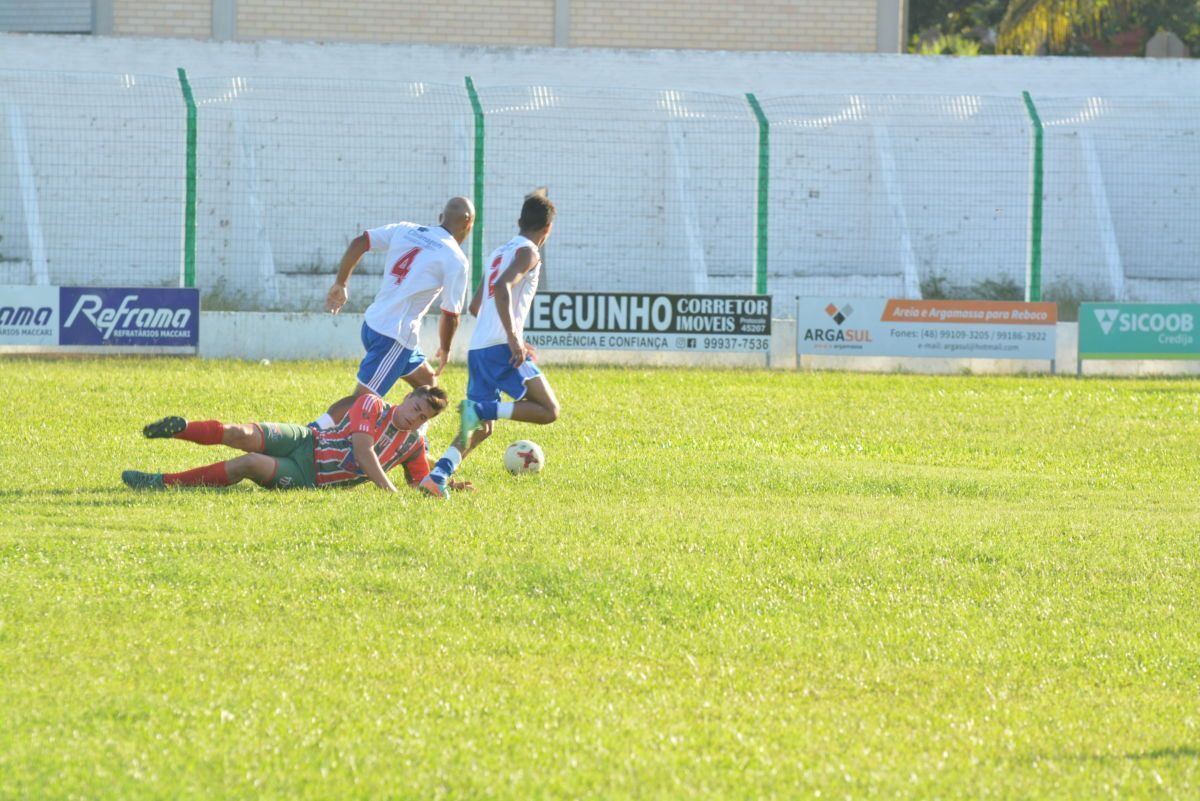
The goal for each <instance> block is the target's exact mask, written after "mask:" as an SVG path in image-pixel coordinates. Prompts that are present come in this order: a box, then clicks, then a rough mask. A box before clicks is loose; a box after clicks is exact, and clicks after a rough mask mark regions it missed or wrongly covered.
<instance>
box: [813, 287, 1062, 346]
mask: <svg viewBox="0 0 1200 801" xmlns="http://www.w3.org/2000/svg"><path fill="white" fill-rule="evenodd" d="M798 302H799V311H798V318H799V319H798V330H797V332H796V347H797V352H799V353H800V354H812V355H818V356H921V357H927V358H941V359H1044V360H1048V361H1053V360H1054V358H1055V353H1054V348H1055V326H1056V323H1057V322H1058V307H1057V306H1056V305H1055V304H1053V303H1021V302H1018V301H990V300H885V299H883V298H858V299H850V300H847V299H830V298H828V297H814V298H800V299H799V301H798Z"/></svg>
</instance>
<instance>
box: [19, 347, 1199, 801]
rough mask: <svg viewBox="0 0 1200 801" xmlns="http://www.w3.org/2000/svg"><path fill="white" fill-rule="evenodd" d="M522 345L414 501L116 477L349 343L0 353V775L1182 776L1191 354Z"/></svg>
mask: <svg viewBox="0 0 1200 801" xmlns="http://www.w3.org/2000/svg"><path fill="white" fill-rule="evenodd" d="M549 373H550V376H551V378H552V380H553V381H554V384H555V386H556V388H557V390H558V394H559V397H560V400H561V401H562V405H563V409H564V416H563V418H562V419H561V420H560V421H559V423H557V424H555V425H554V426H551V427H549V428H545V429H535V428H534V427H532V426H522V425H519V424H507V425H505V424H502V430H501V432H500V434H498V438H497V440H494V441H493V442H492V443H489V445H488V446H485V449H484V450H483V451H482V452H481V453H479V454H477V456H476V458H474V459H473V460H469V461H468V462H467V464H466V466H465V467H464V470H463V471H462V474H461V475H462V476H463V477H465V478H470V479H472V480H474V481H475V482H476V483H477V484H478V485H479V487H480V491H479V492H478V493H476V494H475V495H465V494H461V495H458V496H456V497H454V498H453V499H452V500H451V501H450V502H449V503H448V504H442V503H438V502H436V501H433V500H431V499H426V498H423V497H420V496H418V495H416V494H415V493H413V494H407V493H406V494H403V495H401V496H399V497H389V496H386V495H385V494H384V493H380V492H378V491H376V490H374V489H373V488H372V487H369V486H363V487H359V488H358V489H355V490H350V491H344V492H336V491H328V492H320V491H307V492H294V493H290V494H287V493H273V492H267V491H263V490H259V489H257V488H255V487H253V486H251V485H248V484H247V485H244V486H240V487H237V488H234V489H232V490H224V491H220V490H205V491H191V492H188V491H170V492H165V493H140V494H139V493H134V492H132V491H129V490H126V489H125V488H124V487H123V486H121V484H120V481H119V474H120V471H121V470H122V469H123V468H127V467H136V468H142V469H150V468H154V469H163V468H167V469H178V468H184V467H192V466H196V465H200V464H207V463H209V462H211V461H216V460H217V459H219V458H221V457H222V455H224V454H228V455H232V452H230V451H227V450H225V449H222V448H208V449H204V448H200V447H198V446H195V445H192V444H189V443H185V442H175V441H167V442H161V441H146V440H143V439H142V438H141V437H140V434H139V431H140V428H141V426H142V425H143V424H144V423H146V422H148V421H150V420H152V419H155V418H157V417H159V416H162V415H163V414H167V413H178V414H183V415H185V416H188V417H191V418H193V419H203V418H207V417H217V418H220V419H222V420H225V421H227V422H247V421H257V420H277V421H282V422H305V421H307V420H311V419H312V418H313V417H315V415H316V414H317V413H318V412H319V411H320V410H321V409H323V408H324V406H325V405H326V404H327V403H328V401H330V400H331V399H333V398H334V397H336V396H338V395H340V394H341V392H342V391H344V390H345V389H347V388H348V383H349V382H348V378H349V376H350V375H351V374H352V366H351V365H350V364H348V363H302V364H295V363H275V364H273V365H270V366H259V365H257V364H247V363H236V362H235V363H230V362H197V361H185V360H160V361H143V360H115V361H99V360H97V361H27V360H6V361H0V384H2V386H3V387H4V396H5V398H6V400H7V403H6V408H5V410H4V414H3V415H2V416H0V441H2V442H3V443H4V445H3V447H2V448H0V519H2V520H3V526H2V530H0V797H3V798H26V799H27V798H101V797H111V798H217V797H237V798H290V799H296V798H337V799H352V798H361V799H379V798H419V799H430V798H455V799H476V798H506V799H538V798H604V799H624V798H629V799H634V798H636V799H644V798H664V799H686V798H705V799H711V798H779V799H785V798H808V797H817V796H818V794H819V796H820V797H821V798H839V799H840V798H912V799H931V798H1030V799H1048V798H1079V799H1094V798H1179V799H1188V798H1197V797H1200V634H1198V633H1200V569H1198V566H1200V501H1198V500H1197V487H1198V486H1200V455H1198V449H1197V446H1198V443H1200V382H1196V381H1186V380H1160V381H1141V380H1139V381H1133V380H1113V381H1108V380H1096V379H1088V380H1075V379H1070V378H1047V377H1041V378H1037V377H1020V378H1011V377H1006V378H981V377H972V376H956V377H939V378H934V377H918V376H911V375H870V376H867V375H843V374H834V373H815V374H814V373H786V372H784V373H767V372H751V371H726V372H721V371H684V370H634V369H595V368H591V369H567V368H559V369H551V370H550V371H549ZM464 378H465V376H464V374H463V372H462V371H461V370H455V371H452V372H449V373H448V376H447V379H446V382H445V383H446V386H447V388H448V389H449V390H450V391H451V394H452V395H453V396H455V397H458V396H460V395H461V392H462V388H463V384H464ZM453 426H454V418H453V415H446V416H445V417H444V418H441V419H439V420H438V421H436V423H435V425H434V428H433V431H432V439H433V448H434V450H435V451H437V452H440V451H441V450H442V449H443V448H444V447H445V445H446V443H447V440H448V438H449V436H450V432H451V429H452V428H453ZM523 436H524V437H530V438H533V439H535V440H537V441H538V442H540V443H541V444H542V445H543V446H544V448H545V450H546V454H547V460H548V467H547V469H546V471H545V472H544V473H543V474H542V475H541V476H538V477H534V478H531V479H514V478H511V477H509V476H508V475H506V474H504V473H503V472H502V470H501V467H500V455H501V452H502V450H503V445H504V444H507V442H509V441H511V440H512V439H516V438H519V437H523Z"/></svg>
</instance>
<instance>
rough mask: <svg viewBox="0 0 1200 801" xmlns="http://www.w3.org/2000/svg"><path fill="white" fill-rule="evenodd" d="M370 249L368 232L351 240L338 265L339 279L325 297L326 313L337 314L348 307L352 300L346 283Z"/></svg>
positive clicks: (335, 280)
mask: <svg viewBox="0 0 1200 801" xmlns="http://www.w3.org/2000/svg"><path fill="white" fill-rule="evenodd" d="M370 249H371V238H370V237H369V236H367V234H366V232H363V233H361V234H359V235H358V236H356V237H354V239H351V240H350V244H349V245H347V246H346V252H345V253H343V254H342V261H341V264H339V265H338V272H337V278H335V279H334V282H333V286H331V287H330V288H329V293H328V294H327V295H326V296H325V311H327V312H329V313H330V314H337V313H338V312H340V311H341V310H342V307H343V306H345V305H346V301H348V300H349V299H350V293H349V291H348V290H347V289H346V282H347V281H349V280H350V276H351V275H352V274H353V273H354V268H355V267H357V266H358V263H359V262H360V261H362V257H363V255H365V254H366V252H367V251H368V250H370Z"/></svg>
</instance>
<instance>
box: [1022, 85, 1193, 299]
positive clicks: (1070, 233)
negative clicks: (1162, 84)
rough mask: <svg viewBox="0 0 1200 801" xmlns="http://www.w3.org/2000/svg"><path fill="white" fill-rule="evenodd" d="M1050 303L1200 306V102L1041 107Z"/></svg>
mask: <svg viewBox="0 0 1200 801" xmlns="http://www.w3.org/2000/svg"><path fill="white" fill-rule="evenodd" d="M1037 107H1038V110H1039V112H1040V114H1041V118H1042V121H1043V124H1044V126H1045V132H1046V211H1045V231H1046V236H1045V250H1044V253H1045V265H1046V267H1045V272H1044V274H1043V290H1044V294H1045V296H1046V298H1047V300H1058V301H1059V302H1060V303H1075V302H1078V301H1088V300H1131V301H1147V302H1160V303H1161V302H1179V301H1183V300H1189V301H1200V98H1182V97H1109V98H1103V97H1091V98H1037Z"/></svg>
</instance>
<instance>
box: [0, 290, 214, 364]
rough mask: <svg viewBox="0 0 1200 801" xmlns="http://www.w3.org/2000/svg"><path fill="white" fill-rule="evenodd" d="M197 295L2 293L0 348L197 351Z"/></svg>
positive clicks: (196, 292)
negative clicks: (107, 347) (112, 347)
mask: <svg viewBox="0 0 1200 801" xmlns="http://www.w3.org/2000/svg"><path fill="white" fill-rule="evenodd" d="M199 330H200V292H199V290H197V289H182V288H175V287H169V288H151V289H130V288H112V287H69V286H64V287H51V286H44V287H28V286H23V287H0V345H35V346H51V347H52V346H80V345H82V346H121V347H129V346H134V347H151V348H164V347H168V348H192V349H194V348H196V347H198V346H199V344H200V336H199Z"/></svg>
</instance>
